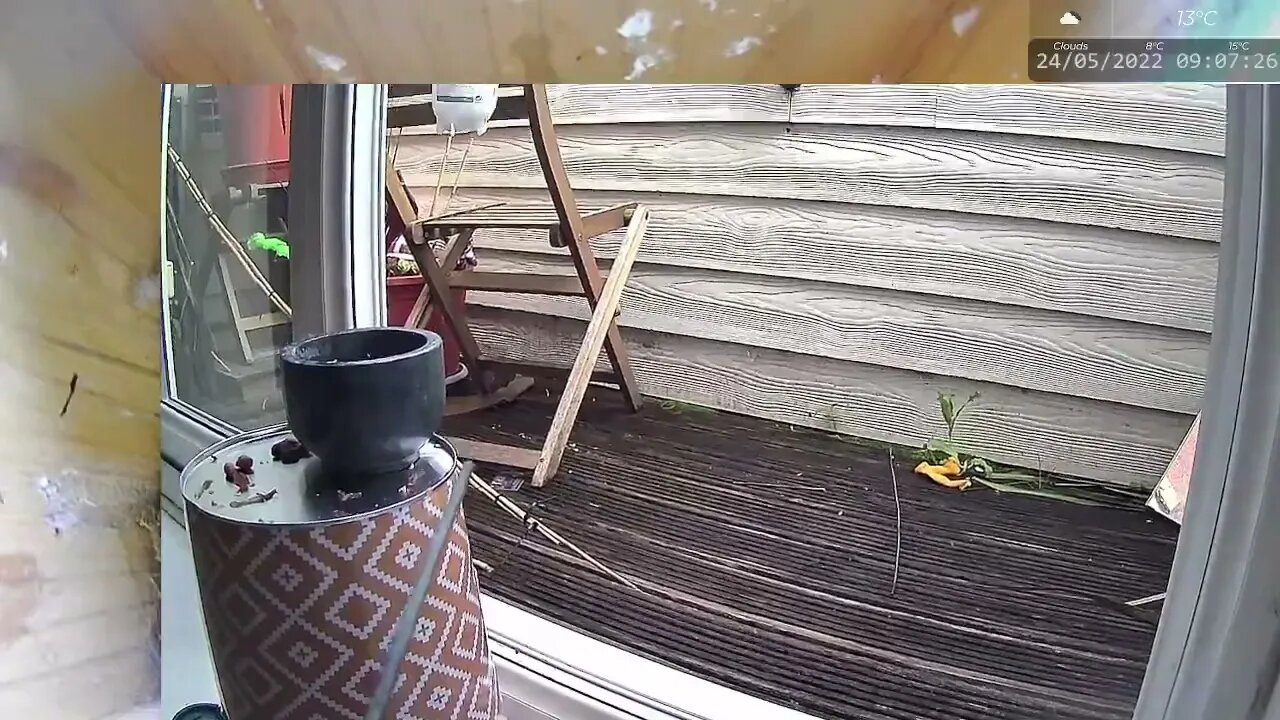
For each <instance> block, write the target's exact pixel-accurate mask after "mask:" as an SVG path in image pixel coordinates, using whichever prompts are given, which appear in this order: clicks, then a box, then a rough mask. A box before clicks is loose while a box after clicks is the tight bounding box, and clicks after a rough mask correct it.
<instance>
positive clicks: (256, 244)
mask: <svg viewBox="0 0 1280 720" xmlns="http://www.w3.org/2000/svg"><path fill="white" fill-rule="evenodd" d="M245 244H246V245H248V246H249V247H250V248H253V249H255V250H266V251H267V252H269V253H273V254H274V255H276V256H277V257H282V258H285V259H288V257H289V243H287V242H285V240H284V238H281V237H276V236H274V235H267V234H266V233H260V232H256V233H254V234H252V235H250V236H249V240H248V242H246V243H245Z"/></svg>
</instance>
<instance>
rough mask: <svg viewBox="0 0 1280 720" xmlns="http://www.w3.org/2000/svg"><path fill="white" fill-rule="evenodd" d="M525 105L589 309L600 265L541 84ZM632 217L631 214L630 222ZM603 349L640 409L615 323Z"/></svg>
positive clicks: (530, 89)
mask: <svg viewBox="0 0 1280 720" xmlns="http://www.w3.org/2000/svg"><path fill="white" fill-rule="evenodd" d="M524 96H525V107H526V108H527V109H528V112H529V130H530V132H531V134H532V136H533V147H534V149H535V150H536V151H537V153H538V163H539V164H540V165H541V166H542V174H543V176H544V177H545V178H546V181H547V189H548V190H549V191H550V193H551V202H552V204H553V205H555V208H556V215H557V216H559V220H560V237H561V238H562V239H563V240H565V241H566V242H565V244H567V245H568V246H569V254H570V256H571V257H572V259H573V266H574V269H575V270H576V271H577V274H578V279H579V280H580V281H581V282H582V288H583V290H585V291H586V297H587V303H588V304H589V305H590V306H591V309H592V311H594V310H595V309H596V307H597V306H598V305H599V303H600V297H601V294H602V288H603V287H604V284H605V281H604V278H603V277H602V276H601V272H600V267H599V265H598V264H597V263H596V256H595V253H594V252H592V250H591V243H590V238H588V237H586V235H585V233H584V231H583V221H582V215H581V214H580V213H579V212H578V204H577V201H576V200H575V199H574V197H573V188H572V187H571V186H570V184H569V176H568V173H567V172H566V171H565V168H564V161H563V160H562V159H561V157H560V144H559V143H558V142H557V141H556V131H555V126H554V124H553V123H552V120H551V108H550V106H549V105H548V103H547V89H546V86H545V85H525V86H524ZM634 222H635V218H634V217H633V218H632V223H634ZM604 348H605V351H606V352H607V353H608V355H609V363H610V364H611V365H612V366H613V371H614V373H615V374H616V375H617V376H618V386H619V387H620V388H621V390H622V396H623V398H625V399H626V401H627V404H628V405H630V406H631V408H632V409H633V410H639V409H640V403H641V400H640V390H639V386H638V385H637V384H636V379H635V373H633V372H632V371H631V361H630V359H628V357H627V351H626V348H625V347H624V346H623V344H622V334H621V333H619V332H618V329H617V327H616V326H613V325H610V327H609V328H608V330H607V335H606V336H605V340H604Z"/></svg>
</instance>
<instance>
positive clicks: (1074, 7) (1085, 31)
mask: <svg viewBox="0 0 1280 720" xmlns="http://www.w3.org/2000/svg"><path fill="white" fill-rule="evenodd" d="M1219 4H1221V3H1214V2H1202V3H1200V6H1199V7H1196V8H1183V9H1175V10H1169V11H1168V12H1167V13H1166V15H1163V16H1160V17H1158V18H1151V17H1139V16H1137V15H1135V14H1133V13H1132V7H1133V4H1132V3H1121V2H1111V1H1109V0H1091V1H1090V2H1083V3H1079V2H1078V3H1075V4H1069V3H1067V2H1062V1H1060V0H1048V1H1047V2H1044V3H1042V4H1037V5H1035V6H1033V7H1034V8H1035V12H1034V17H1033V19H1032V27H1031V35H1032V40H1031V42H1030V43H1029V44H1028V45H1027V75H1028V77H1029V78H1030V80H1031V81H1032V82H1045V83H1090V82H1101V83H1115V82H1143V83H1171V82H1186V83H1274V82H1280V37H1248V36H1242V35H1241V34H1240V32H1239V31H1240V30H1241V29H1244V28H1252V29H1253V32H1255V33H1256V32H1257V30H1258V28H1259V25H1260V23H1259V22H1258V20H1259V19H1258V18H1253V17H1245V16H1244V15H1242V14H1241V12H1245V13H1246V14H1247V10H1244V11H1241V6H1240V5H1239V4H1232V3H1227V4H1222V7H1220V8H1219V7H1216V6H1217V5H1219ZM1138 5H1143V4H1142V3H1139V4H1138ZM1247 5H1248V4H1246V6H1247ZM1233 11H1234V12H1233ZM1153 31H1154V32H1155V33H1157V34H1158V35H1156V36H1152V35H1150V33H1152V32H1153ZM1143 32H1145V33H1148V34H1147V35H1145V36H1144V35H1142V34H1141V33H1143Z"/></svg>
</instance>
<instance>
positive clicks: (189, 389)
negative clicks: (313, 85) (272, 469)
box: [165, 84, 292, 427]
mask: <svg viewBox="0 0 1280 720" xmlns="http://www.w3.org/2000/svg"><path fill="white" fill-rule="evenodd" d="M291 99H292V87H291V86H289V85H225V86H224V85H194V84H193V85H175V86H173V88H172V93H171V95H170V101H169V102H170V107H169V145H170V148H171V152H169V153H168V166H167V184H166V187H165V244H166V252H167V259H168V261H169V262H170V263H171V264H172V270H173V273H172V276H173V280H174V282H173V293H172V296H171V297H170V299H169V343H170V344H169V350H170V352H171V353H172V357H173V376H174V377H173V382H174V392H175V393H176V395H177V397H178V399H180V400H182V401H185V402H187V403H189V404H191V405H194V406H196V407H198V408H200V409H201V410H203V411H205V412H207V413H209V414H210V415H213V416H215V417H217V418H220V419H222V420H224V421H226V422H229V423H231V424H233V425H237V426H240V427H259V426H262V425H266V424H270V423H275V422H281V421H283V417H284V411H283V407H282V403H281V395H280V391H279V388H278V386H277V381H276V377H275V353H276V351H277V350H278V349H279V347H280V346H281V345H283V344H285V343H287V342H289V340H290V339H291V326H290V321H289V314H288V311H289V310H291V307H290V304H289V278H290V273H289V228H288V203H289V127H290V112H291ZM193 185H194V189H193V187H192V186H193Z"/></svg>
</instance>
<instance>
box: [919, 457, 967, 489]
mask: <svg viewBox="0 0 1280 720" xmlns="http://www.w3.org/2000/svg"><path fill="white" fill-rule="evenodd" d="M953 463H954V464H955V473H954V474H957V475H958V474H959V473H960V467H959V463H957V462H956V460H955V458H950V459H948V460H947V463H946V464H943V465H930V464H929V463H927V462H922V463H920V464H919V465H917V466H916V472H918V473H920V474H921V475H924V476H925V477H927V478H929V479H930V480H932V481H934V482H936V483H938V484H939V485H942V486H943V487H949V488H955V489H957V490H968V489H969V484H970V483H969V480H968V478H962V477H950V474H951V473H949V472H948V471H949V470H950V469H951V466H952V464H953Z"/></svg>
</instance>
